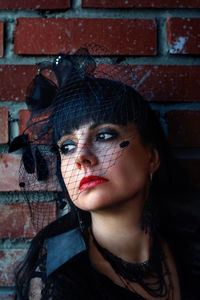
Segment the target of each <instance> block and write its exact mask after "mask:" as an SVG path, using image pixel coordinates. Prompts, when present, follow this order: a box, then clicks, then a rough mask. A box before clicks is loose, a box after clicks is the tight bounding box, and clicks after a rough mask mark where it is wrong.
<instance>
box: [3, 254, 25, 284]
mask: <svg viewBox="0 0 200 300" xmlns="http://www.w3.org/2000/svg"><path fill="white" fill-rule="evenodd" d="M25 253H26V251H25V250H14V249H12V250H11V249H6V250H0V285H3V286H13V285H15V278H14V270H15V268H16V266H17V265H18V264H19V263H20V261H22V259H23V257H24V255H25Z"/></svg>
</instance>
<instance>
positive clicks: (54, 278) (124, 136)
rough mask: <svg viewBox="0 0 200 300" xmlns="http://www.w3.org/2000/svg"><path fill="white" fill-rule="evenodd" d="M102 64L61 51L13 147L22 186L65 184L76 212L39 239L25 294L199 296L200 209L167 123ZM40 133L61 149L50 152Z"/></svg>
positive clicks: (25, 270)
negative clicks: (18, 154) (191, 199)
mask: <svg viewBox="0 0 200 300" xmlns="http://www.w3.org/2000/svg"><path fill="white" fill-rule="evenodd" d="M78 54H80V53H78ZM48 68H50V69H51V70H52V71H53V73H54V74H55V75H56V79H57V85H55V84H54V83H53V82H51V81H49V80H48V79H47V78H46V77H45V76H44V75H42V73H43V72H44V71H46V69H48ZM95 71H96V70H95V63H94V61H93V59H92V58H91V57H90V56H89V55H87V56H85V57H83V56H77V55H74V56H67V55H65V56H62V55H60V56H58V57H57V58H56V59H55V61H54V63H53V65H46V64H45V65H42V66H40V72H39V75H37V76H36V78H35V79H34V81H33V83H32V85H31V87H30V88H29V91H28V96H27V104H28V105H29V108H30V109H31V111H32V114H31V118H30V120H29V123H28V127H27V131H25V133H27V132H28V134H29V137H28V135H26V134H25V133H24V134H23V135H22V136H20V137H18V138H16V139H15V140H14V141H13V143H12V144H11V149H10V150H11V151H13V150H16V149H19V148H20V147H21V148H23V156H22V161H23V165H22V168H21V172H22V173H24V170H25V171H26V172H28V173H29V174H28V175H26V176H25V177H23V181H21V182H20V185H21V187H22V188H23V189H27V190H29V191H30V190H31V189H32V190H35V184H37V188H38V184H41V185H43V186H44V184H46V185H47V186H48V187H49V180H50V179H51V186H52V185H53V186H54V187H55V186H56V185H57V184H58V183H59V185H60V187H61V189H62V192H61V193H60V194H59V195H60V199H62V200H59V201H58V202H61V201H63V198H66V195H67V194H68V195H69V199H68V201H69V202H70V212H69V213H68V214H66V215H64V216H63V217H61V218H59V219H58V220H57V221H55V222H53V223H51V224H50V225H48V226H47V227H45V228H44V229H43V230H42V231H40V232H39V233H38V235H37V236H36V237H35V238H34V239H33V242H32V245H31V247H30V249H29V252H28V254H27V258H26V260H25V261H24V263H23V264H21V266H20V267H19V268H18V272H17V288H18V293H19V299H31V300H32V299H34V300H36V299H69V300H71V299H123V298H124V299H148V300H152V299H159V300H161V299H165V300H166V299H168V300H171V299H174V300H179V299H191V300H194V299H198V295H199V294H200V293H198V284H197V283H198V281H199V265H200V264H199V261H198V260H197V258H198V256H197V253H198V249H199V248H198V247H199V238H198V232H197V231H198V228H199V227H198V223H197V217H198V214H195V213H194V212H191V211H189V210H188V207H190V205H188V202H186V201H185V202H184V198H187V196H186V193H187V192H188V190H187V189H186V188H185V189H184V191H183V180H184V179H183V176H182V173H181V172H179V171H178V170H179V169H178V167H176V163H175V161H174V160H173V159H172V157H171V155H170V153H169V150H168V147H167V144H166V141H165V137H164V134H163V131H162V129H161V126H160V124H159V122H158V120H157V118H156V116H155V115H154V113H153V112H152V110H151V109H150V107H149V106H148V104H147V102H145V101H144V99H143V98H142V97H141V96H140V95H139V94H138V93H137V92H136V91H135V90H134V89H133V88H131V87H129V86H127V85H125V84H123V83H121V82H117V81H112V80H109V79H106V78H100V77H99V78H98V75H94V74H95ZM38 140H39V141H41V140H42V141H43V143H45V144H48V145H50V146H51V147H52V152H53V154H51V155H50V156H49V157H48V159H46V158H45V155H43V154H42V150H41V149H39V147H38V146H37V143H38ZM30 144H31V146H32V148H34V151H35V153H34V154H33V153H32V150H31V146H30ZM54 155H55V157H56V163H55V159H54ZM46 157H47V156H46ZM27 178H28V179H27ZM34 178H36V179H37V183H35V181H34ZM49 178H50V179H49ZM52 178H53V179H52ZM180 187H181V189H180ZM26 195H27V194H26ZM183 196H184V197H183ZM190 196H191V195H190ZM27 200H28V203H29V206H30V209H31V213H32V217H33V221H34V222H37V223H38V222H40V221H41V220H40V219H39V215H38V216H35V212H34V208H35V205H34V203H32V202H31V201H29V199H27ZM61 206H63V203H61ZM49 214H50V212H48V211H47V217H48V216H49ZM185 218H187V222H185ZM36 220H37V221H36ZM195 255H196V257H195Z"/></svg>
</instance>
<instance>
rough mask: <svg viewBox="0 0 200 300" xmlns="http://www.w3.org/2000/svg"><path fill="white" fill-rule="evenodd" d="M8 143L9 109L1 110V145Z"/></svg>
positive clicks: (3, 108) (2, 108)
mask: <svg viewBox="0 0 200 300" xmlns="http://www.w3.org/2000/svg"><path fill="white" fill-rule="evenodd" d="M6 143H8V108H7V107H1V108H0V144H6Z"/></svg>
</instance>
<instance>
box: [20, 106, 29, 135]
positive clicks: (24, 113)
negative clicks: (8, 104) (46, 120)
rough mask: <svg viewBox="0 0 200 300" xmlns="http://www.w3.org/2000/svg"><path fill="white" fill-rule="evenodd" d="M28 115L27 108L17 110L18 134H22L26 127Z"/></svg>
mask: <svg viewBox="0 0 200 300" xmlns="http://www.w3.org/2000/svg"><path fill="white" fill-rule="evenodd" d="M29 117H30V112H29V111H28V110H27V109H22V110H20V111H19V134H22V133H23V131H24V130H25V129H26V124H27V122H28V119H29Z"/></svg>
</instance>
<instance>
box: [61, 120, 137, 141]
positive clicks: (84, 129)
mask: <svg viewBox="0 0 200 300" xmlns="http://www.w3.org/2000/svg"><path fill="white" fill-rule="evenodd" d="M104 128H105V129H106V128H107V129H109V128H110V129H113V130H116V131H118V132H119V133H121V135H129V136H132V135H133V134H135V133H136V131H137V129H136V126H135V124H134V123H129V124H128V125H120V124H114V123H95V122H94V121H90V122H88V123H85V124H83V125H80V126H79V128H78V129H72V130H70V132H66V133H65V134H64V135H63V136H62V137H61V139H60V141H61V140H62V139H63V138H66V137H67V136H79V137H81V136H85V135H90V134H92V133H96V131H98V130H100V129H104Z"/></svg>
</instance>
